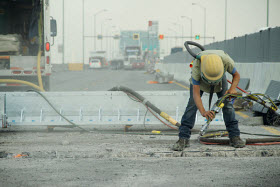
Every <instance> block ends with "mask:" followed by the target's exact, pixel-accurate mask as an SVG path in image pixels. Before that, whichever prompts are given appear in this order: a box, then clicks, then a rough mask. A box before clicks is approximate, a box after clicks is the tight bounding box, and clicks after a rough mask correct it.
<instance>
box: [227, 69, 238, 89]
mask: <svg viewBox="0 0 280 187" xmlns="http://www.w3.org/2000/svg"><path fill="white" fill-rule="evenodd" d="M239 80H240V74H239V73H238V72H237V71H235V73H234V74H233V75H232V84H231V86H230V88H229V89H228V90H227V91H226V93H225V94H228V93H229V94H237V91H236V87H237V85H238V83H239Z"/></svg>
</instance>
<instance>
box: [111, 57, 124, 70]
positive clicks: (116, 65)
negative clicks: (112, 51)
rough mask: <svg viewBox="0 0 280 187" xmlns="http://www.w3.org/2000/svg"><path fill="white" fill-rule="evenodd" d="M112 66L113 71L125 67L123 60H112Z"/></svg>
mask: <svg viewBox="0 0 280 187" xmlns="http://www.w3.org/2000/svg"><path fill="white" fill-rule="evenodd" d="M110 64H111V69H115V70H117V69H122V68H123V66H124V63H123V60H121V59H113V60H111V62H110Z"/></svg>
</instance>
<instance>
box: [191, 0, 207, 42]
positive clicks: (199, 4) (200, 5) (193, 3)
mask: <svg viewBox="0 0 280 187" xmlns="http://www.w3.org/2000/svg"><path fill="white" fill-rule="evenodd" d="M192 5H197V6H199V7H200V8H202V9H203V10H204V45H205V40H206V8H205V7H204V6H202V5H201V4H199V3H192Z"/></svg>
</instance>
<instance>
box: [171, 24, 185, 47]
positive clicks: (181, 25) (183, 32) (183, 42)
mask: <svg viewBox="0 0 280 187" xmlns="http://www.w3.org/2000/svg"><path fill="white" fill-rule="evenodd" d="M173 25H178V26H179V27H180V26H182V43H184V41H183V35H184V27H183V25H180V24H178V23H175V22H174V23H173ZM176 41H177V39H176Z"/></svg>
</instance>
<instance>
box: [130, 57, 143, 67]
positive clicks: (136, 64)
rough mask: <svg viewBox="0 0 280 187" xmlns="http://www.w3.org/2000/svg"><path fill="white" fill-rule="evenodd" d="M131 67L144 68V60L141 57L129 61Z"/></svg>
mask: <svg viewBox="0 0 280 187" xmlns="http://www.w3.org/2000/svg"><path fill="white" fill-rule="evenodd" d="M131 66H132V69H144V68H145V62H144V61H143V60H141V59H136V60H133V61H131Z"/></svg>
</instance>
